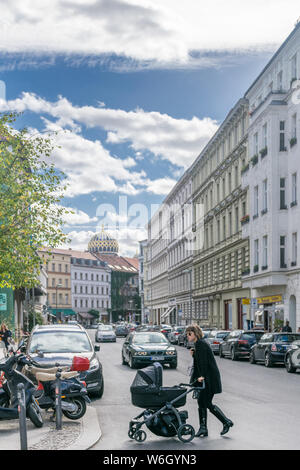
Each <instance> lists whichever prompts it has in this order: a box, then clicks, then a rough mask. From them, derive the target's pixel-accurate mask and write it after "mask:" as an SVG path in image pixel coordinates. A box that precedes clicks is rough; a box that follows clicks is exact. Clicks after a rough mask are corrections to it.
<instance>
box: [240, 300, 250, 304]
mask: <svg viewBox="0 0 300 470" xmlns="http://www.w3.org/2000/svg"><path fill="white" fill-rule="evenodd" d="M242 305H250V299H242Z"/></svg>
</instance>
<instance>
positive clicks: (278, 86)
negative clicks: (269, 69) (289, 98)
mask: <svg viewBox="0 0 300 470" xmlns="http://www.w3.org/2000/svg"><path fill="white" fill-rule="evenodd" d="M282 77H283V74H282V70H281V71H280V72H279V73H278V74H277V90H278V91H282Z"/></svg>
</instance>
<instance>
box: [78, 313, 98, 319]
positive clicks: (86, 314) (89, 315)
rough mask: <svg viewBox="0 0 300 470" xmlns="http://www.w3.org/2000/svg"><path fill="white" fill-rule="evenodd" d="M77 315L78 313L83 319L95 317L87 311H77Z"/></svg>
mask: <svg viewBox="0 0 300 470" xmlns="http://www.w3.org/2000/svg"><path fill="white" fill-rule="evenodd" d="M78 315H79V316H80V317H81V318H84V319H85V320H93V319H95V318H96V317H94V315H91V314H90V313H87V312H83V313H78Z"/></svg>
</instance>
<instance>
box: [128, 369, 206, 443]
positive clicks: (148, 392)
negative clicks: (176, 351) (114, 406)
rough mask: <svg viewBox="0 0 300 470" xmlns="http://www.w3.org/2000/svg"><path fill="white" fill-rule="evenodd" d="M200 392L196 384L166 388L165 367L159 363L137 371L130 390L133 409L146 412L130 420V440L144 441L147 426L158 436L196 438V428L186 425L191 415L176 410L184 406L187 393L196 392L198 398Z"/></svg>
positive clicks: (185, 440)
mask: <svg viewBox="0 0 300 470" xmlns="http://www.w3.org/2000/svg"><path fill="white" fill-rule="evenodd" d="M186 387H189V389H188V388H186ZM202 388H204V384H203V387H202ZM198 390H199V387H193V384H179V385H174V386H173V387H163V386H162V365H161V364H160V363H159V362H154V364H153V365H152V366H150V367H146V368H145V369H141V370H138V371H137V374H136V376H135V379H134V381H133V383H132V385H131V387H130V392H131V401H132V404H133V405H134V406H137V407H139V408H146V409H145V410H144V411H143V412H142V413H141V414H139V415H138V416H136V417H135V418H133V420H131V421H130V423H129V431H128V436H129V437H130V439H135V440H136V441H137V442H143V441H145V439H146V437H147V434H146V433H145V431H143V430H142V429H141V427H142V426H143V424H146V426H147V428H148V429H149V430H150V431H151V432H153V434H156V435H157V436H163V437H174V436H176V435H177V437H178V439H180V441H182V442H190V441H191V440H192V439H194V436H195V429H194V428H193V426H191V425H190V424H187V423H186V420H187V418H188V412H187V411H179V410H178V409H177V408H179V407H181V406H184V405H185V403H186V396H187V395H188V393H190V392H192V391H194V395H193V397H194V398H197V396H196V395H197V391H198ZM140 418H142V420H141V421H139V419H140Z"/></svg>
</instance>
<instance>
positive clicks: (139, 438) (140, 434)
mask: <svg viewBox="0 0 300 470" xmlns="http://www.w3.org/2000/svg"><path fill="white" fill-rule="evenodd" d="M146 437H147V434H146V433H145V431H136V433H135V434H134V439H135V440H136V441H137V442H144V441H145V440H146Z"/></svg>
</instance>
